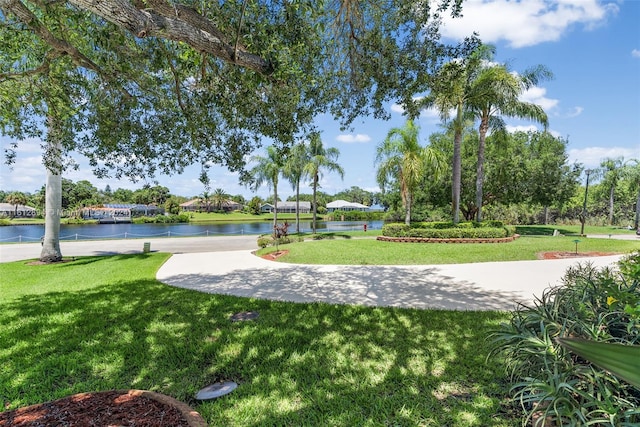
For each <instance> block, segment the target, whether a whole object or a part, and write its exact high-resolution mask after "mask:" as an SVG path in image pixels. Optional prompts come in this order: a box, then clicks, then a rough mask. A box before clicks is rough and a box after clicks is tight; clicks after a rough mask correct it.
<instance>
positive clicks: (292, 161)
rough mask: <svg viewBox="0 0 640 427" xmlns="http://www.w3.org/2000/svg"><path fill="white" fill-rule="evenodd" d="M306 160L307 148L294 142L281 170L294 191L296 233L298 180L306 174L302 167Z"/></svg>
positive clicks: (298, 227)
mask: <svg viewBox="0 0 640 427" xmlns="http://www.w3.org/2000/svg"><path fill="white" fill-rule="evenodd" d="M308 161H309V150H308V149H307V146H306V144H304V143H299V144H296V145H294V146H293V147H292V148H291V151H290V152H289V156H287V160H286V162H285V164H284V168H283V170H282V174H283V175H284V177H285V178H287V179H288V180H289V182H290V183H291V185H292V187H293V189H294V190H295V192H296V233H300V181H302V179H303V178H304V177H305V176H306V172H305V168H304V167H305V165H306V164H307V163H308Z"/></svg>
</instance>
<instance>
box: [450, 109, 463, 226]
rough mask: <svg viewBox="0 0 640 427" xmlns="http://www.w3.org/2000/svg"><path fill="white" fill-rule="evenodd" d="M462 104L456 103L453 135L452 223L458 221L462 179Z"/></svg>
mask: <svg viewBox="0 0 640 427" xmlns="http://www.w3.org/2000/svg"><path fill="white" fill-rule="evenodd" d="M462 126H463V123H462V105H458V113H457V116H456V123H455V124H454V127H455V133H454V135H455V136H454V137H453V180H452V181H453V185H452V187H451V204H452V210H453V223H454V224H457V223H458V222H460V186H461V181H462V157H461V154H460V150H461V146H462Z"/></svg>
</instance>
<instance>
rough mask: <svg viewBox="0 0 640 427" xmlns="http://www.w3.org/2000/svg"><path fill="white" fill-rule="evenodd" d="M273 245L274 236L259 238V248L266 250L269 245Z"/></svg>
mask: <svg viewBox="0 0 640 427" xmlns="http://www.w3.org/2000/svg"><path fill="white" fill-rule="evenodd" d="M272 244H273V236H270V235H262V236H258V246H259V247H261V248H266V247H267V246H269V245H272Z"/></svg>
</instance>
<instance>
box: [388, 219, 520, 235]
mask: <svg viewBox="0 0 640 427" xmlns="http://www.w3.org/2000/svg"><path fill="white" fill-rule="evenodd" d="M514 234H515V227H513V226H504V225H502V223H501V222H500V221H487V223H476V222H464V223H460V224H458V225H457V226H454V224H453V223H449V222H432V223H424V222H423V223H415V224H411V225H406V224H399V223H393V224H386V225H384V226H383V227H382V235H383V236H386V237H417V238H425V239H499V238H503V237H510V236H513V235H514Z"/></svg>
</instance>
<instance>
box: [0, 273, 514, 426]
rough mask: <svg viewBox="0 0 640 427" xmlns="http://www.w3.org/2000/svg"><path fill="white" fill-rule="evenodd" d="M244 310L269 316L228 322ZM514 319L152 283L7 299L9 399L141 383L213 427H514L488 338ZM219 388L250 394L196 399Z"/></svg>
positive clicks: (2, 396)
mask: <svg viewBox="0 0 640 427" xmlns="http://www.w3.org/2000/svg"><path fill="white" fill-rule="evenodd" d="M87 262H88V261H87ZM244 310H250V311H257V312H259V313H260V317H259V318H258V320H257V321H252V322H235V323H232V322H230V321H229V316H231V315H232V314H234V313H237V312H239V311H244ZM505 320H506V316H505V315H504V314H502V313H497V312H490V311H489V312H450V311H426V310H410V309H394V308H368V307H363V306H340V305H329V304H323V303H314V304H292V303H285V302H275V301H267V300H258V299H247V298H239V297H231V296H221V295H208V294H203V293H198V292H194V291H188V290H183V289H179V288H173V287H169V286H165V285H162V284H160V283H159V282H157V281H155V280H151V279H149V280H135V281H122V282H119V283H114V284H112V285H109V286H101V287H98V288H94V289H89V290H85V291H80V292H55V293H49V294H45V295H27V296H23V297H20V298H16V299H13V300H11V301H10V302H9V303H6V304H0V324H2V325H3V331H2V332H1V333H0V349H2V350H1V351H0V366H2V369H0V404H3V405H6V406H3V408H5V409H11V408H13V407H17V406H26V405H29V404H34V403H40V402H43V401H47V400H51V399H55V398H59V397H63V396H66V395H69V394H73V393H78V392H86V391H94V390H108V389H118V388H139V389H149V390H154V391H159V392H161V393H165V394H168V395H171V396H174V397H176V398H178V399H179V400H182V401H185V402H187V403H189V404H191V405H192V406H194V408H195V409H196V410H198V411H199V412H201V413H202V414H203V416H205V418H206V419H207V421H208V422H209V423H210V424H211V425H243V426H258V425H344V426H350V425H364V424H378V423H379V424H386V425H390V424H394V425H416V424H427V425H504V426H507V425H513V424H514V420H513V419H508V418H501V415H500V411H501V407H500V400H501V398H502V396H503V394H504V393H505V387H506V386H505V385H504V384H503V383H502V370H501V367H500V366H499V365H498V362H497V361H496V360H489V361H487V360H486V357H487V354H488V343H487V341H486V336H487V334H488V332H489V331H490V330H492V329H495V328H496V327H497V324H498V323H499V322H500V321H505ZM218 380H233V381H236V382H238V383H239V385H240V386H239V388H238V389H237V390H236V391H234V393H232V394H231V395H229V396H226V397H224V398H221V399H219V400H216V401H214V402H196V401H194V400H193V396H194V395H195V393H196V392H197V390H199V389H200V388H202V387H204V386H206V385H208V384H211V383H213V382H215V381H218ZM470 414H471V415H470ZM469 417H471V418H473V420H475V421H473V422H468V423H467V422H465V420H467V421H468V420H469V419H470V418H469Z"/></svg>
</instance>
